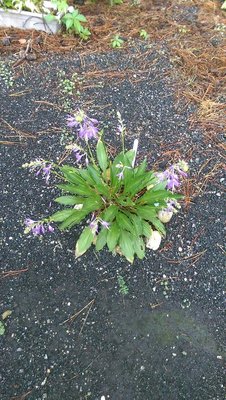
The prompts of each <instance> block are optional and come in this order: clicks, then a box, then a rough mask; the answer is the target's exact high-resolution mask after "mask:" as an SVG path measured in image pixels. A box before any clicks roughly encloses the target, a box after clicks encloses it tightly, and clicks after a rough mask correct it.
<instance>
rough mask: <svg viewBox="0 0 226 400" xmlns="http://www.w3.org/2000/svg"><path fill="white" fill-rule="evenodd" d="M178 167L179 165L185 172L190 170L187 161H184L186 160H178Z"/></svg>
mask: <svg viewBox="0 0 226 400" xmlns="http://www.w3.org/2000/svg"><path fill="white" fill-rule="evenodd" d="M178 167H179V168H180V169H181V170H182V171H183V172H188V170H189V166H188V163H186V161H184V160H180V161H179V162H178Z"/></svg>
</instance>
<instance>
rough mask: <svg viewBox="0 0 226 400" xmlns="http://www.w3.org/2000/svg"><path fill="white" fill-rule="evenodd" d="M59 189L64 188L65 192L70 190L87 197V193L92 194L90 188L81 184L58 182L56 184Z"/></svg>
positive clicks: (92, 191)
mask: <svg viewBox="0 0 226 400" xmlns="http://www.w3.org/2000/svg"><path fill="white" fill-rule="evenodd" d="M57 187H58V188H59V189H62V190H64V191H65V192H70V193H72V194H80V195H83V196H86V197H88V196H89V195H93V194H94V190H92V189H90V187H88V186H85V185H84V186H82V185H70V184H60V185H57Z"/></svg>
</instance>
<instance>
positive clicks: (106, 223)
mask: <svg viewBox="0 0 226 400" xmlns="http://www.w3.org/2000/svg"><path fill="white" fill-rule="evenodd" d="M100 223H101V225H102V226H103V227H104V228H106V229H109V226H110V224H109V222H107V221H104V220H103V219H101V220H100Z"/></svg>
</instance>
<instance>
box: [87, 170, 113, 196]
mask: <svg viewBox="0 0 226 400" xmlns="http://www.w3.org/2000/svg"><path fill="white" fill-rule="evenodd" d="M87 170H88V172H89V174H90V176H91V177H92V178H93V180H94V182H95V186H96V188H97V189H98V192H99V193H100V194H103V195H105V196H106V197H107V198H108V197H109V187H108V186H107V185H106V183H105V182H104V181H103V180H102V177H101V175H100V172H99V171H98V170H97V169H96V168H94V167H92V165H88V167H87Z"/></svg>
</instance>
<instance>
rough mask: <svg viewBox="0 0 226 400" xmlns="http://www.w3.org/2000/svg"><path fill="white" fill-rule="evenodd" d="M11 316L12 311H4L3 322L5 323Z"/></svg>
mask: <svg viewBox="0 0 226 400" xmlns="http://www.w3.org/2000/svg"><path fill="white" fill-rule="evenodd" d="M11 314H12V311H10V310H6V311H4V313H3V314H2V319H3V321H4V319H6V318H8V317H9V316H10V315H11Z"/></svg>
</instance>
